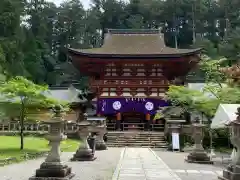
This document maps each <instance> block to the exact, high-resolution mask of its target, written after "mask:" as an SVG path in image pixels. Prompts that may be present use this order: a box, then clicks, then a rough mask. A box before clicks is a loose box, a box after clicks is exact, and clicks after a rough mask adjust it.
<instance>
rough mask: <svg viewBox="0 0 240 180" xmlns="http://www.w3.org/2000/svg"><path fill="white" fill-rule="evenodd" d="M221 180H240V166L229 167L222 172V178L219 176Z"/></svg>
mask: <svg viewBox="0 0 240 180" xmlns="http://www.w3.org/2000/svg"><path fill="white" fill-rule="evenodd" d="M218 179H221V180H240V166H238V165H229V166H228V167H227V169H225V170H223V176H222V177H221V176H219V177H218Z"/></svg>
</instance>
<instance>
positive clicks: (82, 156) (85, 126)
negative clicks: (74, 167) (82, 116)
mask: <svg viewBox="0 0 240 180" xmlns="http://www.w3.org/2000/svg"><path fill="white" fill-rule="evenodd" d="M90 125H91V124H90V123H89V122H87V121H84V122H81V123H79V124H77V126H78V127H79V129H78V135H79V137H80V138H81V139H82V142H81V143H80V145H79V148H78V149H77V151H76V153H75V154H74V155H73V158H72V159H71V160H72V161H94V160H95V159H96V157H94V151H93V150H92V149H90V147H89V144H88V141H87V139H88V137H89V133H90V130H89V128H90Z"/></svg>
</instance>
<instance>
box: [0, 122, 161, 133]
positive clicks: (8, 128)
mask: <svg viewBox="0 0 240 180" xmlns="http://www.w3.org/2000/svg"><path fill="white" fill-rule="evenodd" d="M121 126H122V130H123V131H128V130H138V131H144V129H145V128H144V127H145V123H122V124H121ZM20 129H21V126H20V124H19V123H8V124H6V123H4V124H0V132H18V131H20ZM77 130H78V127H77V126H76V125H74V124H64V131H65V132H66V133H72V132H76V131H77ZM107 130H108V131H115V130H116V123H108V124H107ZM163 130H164V125H162V124H151V125H150V131H163ZM24 131H27V132H48V131H49V125H46V124H37V123H28V124H24Z"/></svg>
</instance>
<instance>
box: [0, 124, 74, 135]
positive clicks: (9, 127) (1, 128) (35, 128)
mask: <svg viewBox="0 0 240 180" xmlns="http://www.w3.org/2000/svg"><path fill="white" fill-rule="evenodd" d="M49 128H50V127H49V125H46V124H37V123H31V124H30V123H28V124H24V129H23V130H24V131H27V132H48V131H49ZM20 129H21V125H20V124H19V123H8V124H6V123H4V124H0V132H18V131H20ZM77 129H78V127H77V126H76V125H74V124H64V131H65V132H67V133H68V132H75V131H77Z"/></svg>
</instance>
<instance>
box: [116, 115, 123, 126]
mask: <svg viewBox="0 0 240 180" xmlns="http://www.w3.org/2000/svg"><path fill="white" fill-rule="evenodd" d="M116 119H117V120H116V129H117V130H118V131H120V130H121V120H122V116H121V113H120V112H118V113H117V114H116Z"/></svg>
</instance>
